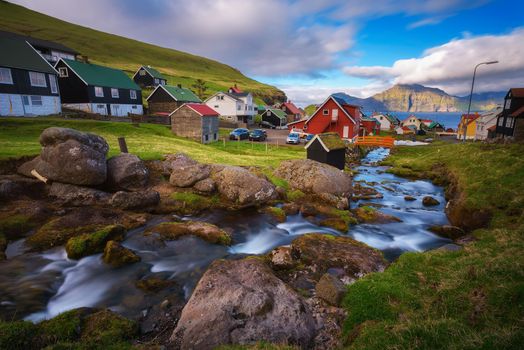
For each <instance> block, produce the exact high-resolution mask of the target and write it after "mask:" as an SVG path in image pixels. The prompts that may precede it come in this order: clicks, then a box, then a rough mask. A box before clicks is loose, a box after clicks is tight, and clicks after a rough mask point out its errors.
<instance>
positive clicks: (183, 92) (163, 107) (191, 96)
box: [146, 85, 202, 116]
mask: <svg viewBox="0 0 524 350" xmlns="http://www.w3.org/2000/svg"><path fill="white" fill-rule="evenodd" d="M146 101H147V103H148V113H149V114H157V115H165V116H169V115H170V114H171V113H172V112H173V111H174V110H175V109H177V108H179V107H180V106H182V105H183V104H184V103H201V102H202V101H201V100H200V98H198V96H197V95H195V93H194V92H193V91H191V90H190V89H187V88H184V87H182V85H177V86H171V85H158V86H157V87H156V88H155V90H153V92H152V93H151V95H149V96H148V97H147V99H146Z"/></svg>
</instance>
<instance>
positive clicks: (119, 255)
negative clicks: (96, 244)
mask: <svg viewBox="0 0 524 350" xmlns="http://www.w3.org/2000/svg"><path fill="white" fill-rule="evenodd" d="M102 259H103V260H104V262H105V263H106V264H108V265H111V266H113V267H121V266H125V265H129V264H133V263H136V262H139V261H140V260H141V259H140V257H139V256H138V255H136V254H135V253H134V252H133V251H132V250H130V249H127V248H125V247H123V246H122V245H120V243H118V242H115V241H109V242H107V243H106V247H105V249H104V255H103V256H102Z"/></svg>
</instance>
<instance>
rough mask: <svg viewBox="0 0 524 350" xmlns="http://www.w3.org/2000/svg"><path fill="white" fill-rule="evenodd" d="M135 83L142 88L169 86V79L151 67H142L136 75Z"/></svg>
mask: <svg viewBox="0 0 524 350" xmlns="http://www.w3.org/2000/svg"><path fill="white" fill-rule="evenodd" d="M133 81H134V82H135V83H137V84H138V85H139V86H141V87H155V86H158V85H167V79H166V78H165V77H164V76H163V75H162V73H160V72H159V71H157V70H156V69H155V68H153V67H151V66H142V67H140V68H139V69H138V70H137V71H136V73H135V75H133Z"/></svg>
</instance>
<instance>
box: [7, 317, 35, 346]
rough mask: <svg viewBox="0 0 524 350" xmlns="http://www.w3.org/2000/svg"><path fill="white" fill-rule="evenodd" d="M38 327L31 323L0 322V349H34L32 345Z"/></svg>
mask: <svg viewBox="0 0 524 350" xmlns="http://www.w3.org/2000/svg"><path fill="white" fill-rule="evenodd" d="M37 332H38V327H37V326H36V325H35V324H33V323H32V322H28V321H15V322H3V321H0V349H13V350H26V349H36V348H38V347H37V346H35V345H34V340H35V336H36V335H37Z"/></svg>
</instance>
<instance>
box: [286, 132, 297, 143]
mask: <svg viewBox="0 0 524 350" xmlns="http://www.w3.org/2000/svg"><path fill="white" fill-rule="evenodd" d="M286 143H291V144H295V145H298V144H299V143H300V135H299V134H297V133H296V132H292V133H291V134H289V135H287V139H286Z"/></svg>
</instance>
